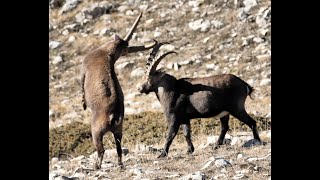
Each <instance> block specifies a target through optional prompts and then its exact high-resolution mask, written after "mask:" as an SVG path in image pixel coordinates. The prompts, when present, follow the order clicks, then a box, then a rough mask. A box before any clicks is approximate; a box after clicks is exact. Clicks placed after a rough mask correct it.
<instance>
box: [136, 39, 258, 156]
mask: <svg viewBox="0 0 320 180" xmlns="http://www.w3.org/2000/svg"><path fill="white" fill-rule="evenodd" d="M163 44H166V43H158V44H157V45H155V47H154V48H153V50H152V52H151V53H150V56H149V58H148V60H147V64H146V71H145V82H144V83H143V84H142V85H141V87H140V88H139V90H138V91H139V92H140V93H145V94H149V93H150V92H154V93H155V94H156V96H157V98H158V100H159V102H160V104H161V106H162V109H163V111H164V112H163V113H164V115H165V117H166V120H167V122H168V123H169V126H168V127H169V131H168V135H167V137H166V142H165V145H164V148H163V151H162V153H161V154H160V155H159V156H158V158H160V157H166V156H167V154H168V152H169V147H170V145H171V143H172V141H173V139H174V137H175V136H176V134H177V132H178V130H179V127H180V125H182V126H183V133H184V136H185V138H186V141H187V143H188V150H187V153H193V152H194V146H193V144H192V141H191V127H190V120H191V119H194V118H209V117H219V118H220V121H221V132H220V136H219V138H218V141H217V142H216V146H215V148H218V147H219V146H220V145H222V143H223V140H224V137H225V134H226V132H227V131H228V130H229V125H228V123H229V115H230V114H231V115H232V116H234V117H236V118H237V119H239V120H240V121H242V122H244V123H245V124H246V125H248V126H249V127H250V128H251V129H252V132H253V136H254V139H256V140H258V141H259V142H261V141H260V138H259V135H258V131H257V127H256V121H255V120H253V119H252V118H251V117H250V116H249V115H248V113H247V112H246V110H245V100H246V98H247V96H248V95H249V96H250V95H251V93H252V91H253V88H252V87H251V86H249V85H248V84H247V83H246V82H244V81H243V80H241V79H240V78H238V77H237V76H235V75H232V74H222V75H215V76H209V77H202V78H181V79H176V78H175V77H173V76H171V75H169V74H167V73H165V72H162V71H159V70H156V68H157V65H158V64H159V62H160V61H161V60H162V59H163V58H164V57H165V56H166V55H168V54H172V53H176V52H174V51H170V52H167V53H165V54H163V55H162V56H160V57H159V58H158V59H156V60H155V56H156V54H157V51H158V50H159V48H160V46H161V45H163Z"/></svg>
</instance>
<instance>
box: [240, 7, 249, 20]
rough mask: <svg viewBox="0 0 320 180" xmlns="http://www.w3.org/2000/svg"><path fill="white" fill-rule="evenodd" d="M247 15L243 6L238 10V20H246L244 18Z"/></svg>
mask: <svg viewBox="0 0 320 180" xmlns="http://www.w3.org/2000/svg"><path fill="white" fill-rule="evenodd" d="M248 16H249V15H248V14H247V13H246V11H245V10H244V8H240V9H239V10H238V13H237V18H238V20H240V21H244V20H246V18H247V17H248Z"/></svg>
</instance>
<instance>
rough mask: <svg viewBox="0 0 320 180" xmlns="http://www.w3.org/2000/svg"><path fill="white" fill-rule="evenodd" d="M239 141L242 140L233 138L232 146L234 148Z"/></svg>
mask: <svg viewBox="0 0 320 180" xmlns="http://www.w3.org/2000/svg"><path fill="white" fill-rule="evenodd" d="M239 141H240V139H239V138H238V137H233V138H232V140H231V143H230V145H231V146H234V145H236V144H238V143H239Z"/></svg>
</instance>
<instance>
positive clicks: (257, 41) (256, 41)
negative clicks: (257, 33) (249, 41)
mask: <svg viewBox="0 0 320 180" xmlns="http://www.w3.org/2000/svg"><path fill="white" fill-rule="evenodd" d="M263 41H264V39H262V38H260V37H254V38H253V42H255V43H262V42H263Z"/></svg>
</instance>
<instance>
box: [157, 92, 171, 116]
mask: <svg viewBox="0 0 320 180" xmlns="http://www.w3.org/2000/svg"><path fill="white" fill-rule="evenodd" d="M156 95H157V98H158V100H159V102H160V104H161V106H162V108H163V110H164V111H166V110H167V109H168V108H170V107H171V106H172V104H171V102H173V98H174V91H172V90H171V91H170V90H168V89H166V88H165V87H158V89H157V92H156Z"/></svg>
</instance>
